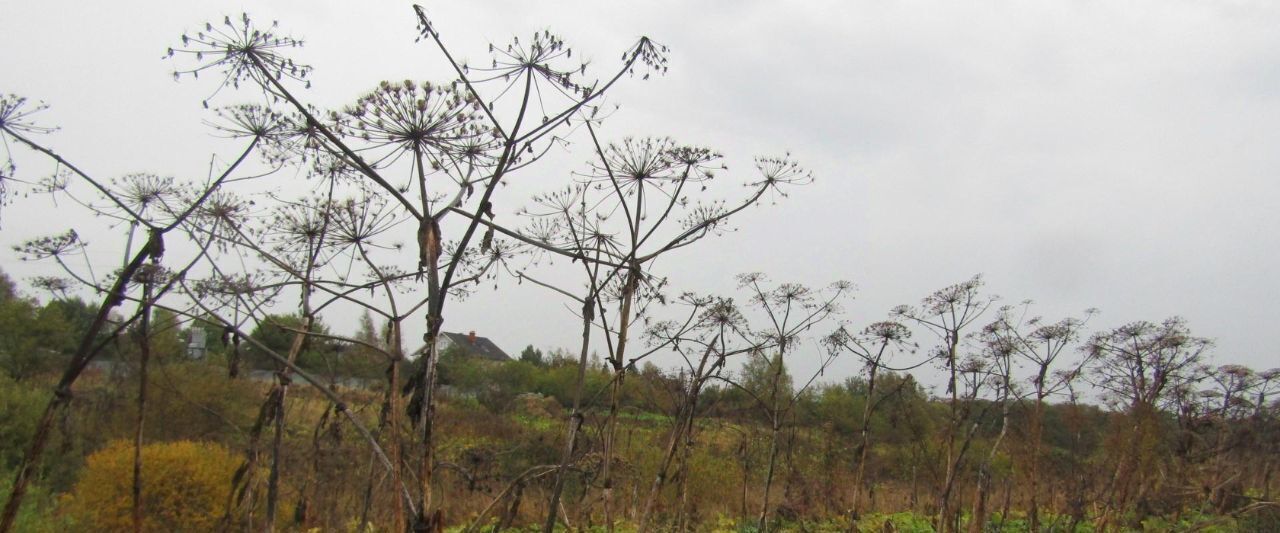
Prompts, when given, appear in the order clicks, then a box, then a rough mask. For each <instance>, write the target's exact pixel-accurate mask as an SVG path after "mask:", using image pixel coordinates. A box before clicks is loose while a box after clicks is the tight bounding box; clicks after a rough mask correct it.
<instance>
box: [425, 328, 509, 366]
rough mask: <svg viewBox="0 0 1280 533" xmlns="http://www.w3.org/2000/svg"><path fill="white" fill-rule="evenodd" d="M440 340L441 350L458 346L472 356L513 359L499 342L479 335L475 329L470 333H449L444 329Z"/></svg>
mask: <svg viewBox="0 0 1280 533" xmlns="http://www.w3.org/2000/svg"><path fill="white" fill-rule="evenodd" d="M439 342H440V351H441V352H444V351H445V350H448V349H450V348H453V347H455V346H456V347H457V348H458V349H459V350H462V351H463V353H465V354H466V355H468V356H470V357H475V358H478V359H484V360H486V361H498V362H506V361H510V360H511V356H509V355H507V352H504V351H502V348H499V347H498V345H497V344H494V343H493V341H491V340H489V339H488V338H487V337H477V336H476V332H474V331H472V332H470V333H448V332H443V331H442V332H440V340H439Z"/></svg>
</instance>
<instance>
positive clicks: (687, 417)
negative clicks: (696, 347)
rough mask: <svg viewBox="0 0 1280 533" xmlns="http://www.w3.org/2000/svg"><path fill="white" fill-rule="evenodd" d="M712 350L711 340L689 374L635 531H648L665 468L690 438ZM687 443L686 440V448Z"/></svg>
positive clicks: (642, 532)
mask: <svg viewBox="0 0 1280 533" xmlns="http://www.w3.org/2000/svg"><path fill="white" fill-rule="evenodd" d="M714 350H715V342H714V341H712V342H711V343H709V344H708V345H707V349H706V351H704V352H703V354H702V359H701V361H700V362H699V364H698V369H697V371H695V372H694V373H693V375H691V376H689V378H690V380H689V396H688V398H687V399H686V400H685V405H684V406H683V407H682V408H681V410H680V413H679V416H677V419H676V423H675V425H674V427H672V429H671V437H670V439H669V440H668V441H667V449H666V452H665V453H664V454H663V456H662V462H661V463H660V464H659V465H658V472H657V473H656V474H655V475H654V478H653V483H652V484H650V486H649V494H648V496H647V497H646V498H645V501H644V505H643V506H642V507H641V512H640V523H639V526H638V527H637V531H639V532H640V533H644V532H645V531H648V526H649V518H650V516H651V515H652V513H653V508H654V505H655V504H656V503H657V500H658V496H659V494H660V493H661V491H662V486H663V484H664V483H666V480H667V470H668V469H670V468H671V462H672V461H673V460H674V459H675V457H676V453H677V452H679V451H680V441H681V440H685V439H690V438H691V436H690V432H691V431H692V428H693V420H694V417H695V415H696V410H697V406H698V393H699V392H701V390H702V383H703V379H702V373H703V372H704V371H705V370H706V367H707V360H708V359H709V358H710V357H711V354H712V352H713V351H714ZM687 444H688V443H687V442H686V449H687Z"/></svg>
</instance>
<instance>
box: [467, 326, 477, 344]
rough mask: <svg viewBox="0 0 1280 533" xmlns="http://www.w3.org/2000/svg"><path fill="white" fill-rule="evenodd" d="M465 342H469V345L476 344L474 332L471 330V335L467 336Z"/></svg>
mask: <svg viewBox="0 0 1280 533" xmlns="http://www.w3.org/2000/svg"><path fill="white" fill-rule="evenodd" d="M467 342H470V343H471V344H475V343H476V330H474V329H473V330H471V333H468V334H467Z"/></svg>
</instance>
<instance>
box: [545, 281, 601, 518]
mask: <svg viewBox="0 0 1280 533" xmlns="http://www.w3.org/2000/svg"><path fill="white" fill-rule="evenodd" d="M593 283H594V280H593ZM594 309H595V297H594V295H593V296H589V297H587V299H586V301H584V302H583V304H582V344H581V346H580V348H579V350H578V375H577V377H576V379H575V380H574V385H573V408H572V409H571V410H570V411H569V429H568V433H567V435H566V437H565V443H564V449H563V450H562V451H561V452H560V464H559V465H558V466H557V467H556V472H555V481H554V482H553V483H552V486H551V498H550V499H549V500H548V505H547V520H546V522H545V523H544V524H543V526H542V531H543V533H551V532H552V531H554V530H555V527H556V516H557V514H558V513H557V510H558V509H559V504H560V494H561V493H562V492H563V491H564V472H565V469H566V468H568V467H569V463H570V462H571V461H573V452H574V448H575V447H576V446H577V441H578V431H580V430H581V428H582V418H583V415H582V394H583V389H584V388H585V387H586V381H587V354H588V353H589V352H590V348H591V324H592V320H593V317H594V315H595V313H594Z"/></svg>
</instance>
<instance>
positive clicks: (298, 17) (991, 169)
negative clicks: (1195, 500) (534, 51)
mask: <svg viewBox="0 0 1280 533" xmlns="http://www.w3.org/2000/svg"><path fill="white" fill-rule="evenodd" d="M0 6H2V8H0V12H3V13H4V14H5V15H4V17H3V20H0V49H2V50H4V53H3V54H0V91H4V92H13V93H18V94H21V95H25V96H28V97H31V98H33V99H41V100H44V101H46V102H48V103H49V104H51V105H52V106H53V108H52V109H51V110H50V111H49V112H48V113H47V114H46V115H47V118H45V119H44V121H45V122H47V123H51V124H56V125H59V126H61V127H62V128H63V129H62V131H60V132H58V133H57V134H56V135H55V136H53V137H51V138H50V139H51V140H50V144H51V145H53V146H55V147H56V148H57V149H59V150H60V151H61V152H63V153H65V154H66V155H68V156H71V157H73V158H74V159H76V160H78V161H86V162H88V163H87V164H86V166H88V167H89V168H91V169H92V170H93V171H95V172H97V173H99V174H101V175H107V176H113V175H120V174H123V173H126V172H133V171H140V170H147V171H151V172H155V173H158V174H169V175H175V176H194V177H202V176H203V175H204V174H205V172H206V170H207V166H208V160H209V159H208V158H209V155H210V153H211V152H212V151H214V150H224V151H227V152H229V151H230V150H228V149H226V147H227V145H226V144H220V142H219V141H216V140H214V139H212V138H211V137H210V135H209V132H208V130H207V128H206V127H205V126H203V125H202V124H201V121H202V120H203V119H204V118H206V116H207V115H206V114H205V113H206V112H204V111H203V110H202V109H200V106H199V102H200V99H201V98H203V97H204V96H206V95H207V93H208V90H209V86H208V85H207V84H205V85H201V84H189V83H183V84H175V83H174V82H173V81H172V79H171V77H170V75H169V74H170V72H171V70H172V68H173V67H172V65H171V64H169V63H167V62H165V61H162V60H161V56H162V54H163V52H164V50H165V48H166V47H168V46H171V45H173V44H174V43H175V42H176V40H177V39H176V37H177V36H179V35H180V34H181V33H182V32H183V31H185V30H192V29H196V28H198V27H199V26H201V25H202V23H203V21H205V20H221V18H222V16H223V15H224V14H228V13H230V14H235V13H239V12H240V11H242V10H248V11H250V13H252V14H254V16H255V17H257V18H258V19H278V20H279V21H280V22H281V25H282V27H283V28H284V29H285V31H286V32H287V33H291V34H293V35H295V36H299V37H303V38H305V39H306V40H307V47H306V48H305V49H304V50H303V51H302V52H301V53H300V54H299V55H300V57H301V58H302V59H303V61H304V62H307V63H310V64H312V65H314V66H315V67H316V73H315V76H314V78H313V81H314V88H313V90H312V91H310V92H309V95H308V98H310V100H311V101H312V102H314V103H316V104H317V105H320V106H324V107H333V106H340V105H343V104H345V103H347V102H350V101H353V100H354V98H356V97H357V96H359V95H360V94H361V93H362V92H363V91H365V90H367V89H369V88H372V87H373V86H374V85H375V83H376V81H377V80H381V79H393V80H399V79H405V78H415V79H446V74H447V72H446V71H445V70H443V67H444V65H443V64H442V63H441V62H440V60H439V56H438V55H436V54H434V53H432V51H431V50H430V49H427V48H426V47H425V46H424V45H422V44H414V43H413V38H414V36H415V32H414V26H415V24H414V19H413V17H412V12H411V10H410V7H409V6H410V4H408V3H401V2H378V3H374V2H360V3H354V2H313V1H306V2H303V1H284V2H272V3H270V4H264V5H256V4H244V3H236V2H198V3H186V2H66V1H41V2H27V1H9V0H6V1H3V2H0ZM356 6H359V7H358V8H357V7H356ZM425 6H426V7H427V9H428V11H429V12H430V13H431V14H432V16H433V17H434V18H435V19H436V21H437V24H438V25H439V27H440V30H441V32H442V33H443V35H444V37H445V38H446V40H447V41H448V42H450V43H451V44H452V46H453V47H454V48H455V49H456V50H458V51H460V53H461V55H462V56H464V57H468V58H473V59H477V60H479V59H485V58H486V53H485V47H486V45H487V43H488V42H490V41H492V42H497V43H503V42H506V41H507V40H508V39H509V37H510V36H511V35H513V34H529V33H530V32H532V31H535V30H540V29H543V28H550V29H552V30H553V31H554V32H556V33H558V34H560V35H562V36H563V37H565V38H566V40H567V41H568V42H569V43H570V44H571V45H572V46H573V47H574V48H575V53H584V54H585V55H586V56H587V57H591V58H593V59H595V60H596V61H597V62H598V63H599V65H600V68H601V70H597V71H596V72H597V75H599V74H601V73H603V72H604V71H607V65H610V64H612V63H611V61H614V60H616V59H617V57H618V56H619V55H620V53H621V52H622V51H623V50H624V49H626V47H627V46H628V45H630V44H631V43H632V42H634V40H635V39H636V38H637V37H639V36H640V35H649V36H651V37H652V38H654V39H655V40H657V41H658V42H661V43H663V44H666V45H668V46H670V47H671V53H670V58H671V71H670V73H669V74H668V75H667V76H665V77H662V78H658V79H655V80H650V81H647V82H640V81H639V80H633V81H630V82H627V83H625V84H624V85H623V86H622V87H621V88H620V90H618V91H617V92H616V93H614V94H613V96H612V97H611V98H610V101H611V102H613V103H618V104H621V105H622V109H621V110H620V111H619V112H618V113H617V114H616V115H615V116H614V117H613V119H611V121H610V123H609V124H608V126H607V134H608V135H609V136H610V137H611V138H618V137H621V136H623V135H669V136H672V137H674V138H676V139H678V140H680V141H681V142H688V143H696V144H705V145H709V146H713V147H716V148H718V149H719V150H721V151H722V152H724V153H725V154H726V155H727V156H728V162H729V164H730V166H731V169H743V170H745V169H746V168H748V167H749V166H750V157H751V156H754V155H771V154H779V153H781V152H783V151H785V150H790V151H791V153H792V154H793V155H794V157H795V158H796V159H798V160H799V161H801V162H803V163H804V164H805V165H806V166H807V167H809V168H811V169H812V170H813V171H814V172H815V175H816V177H817V182H816V183H815V184H813V185H812V186H809V187H805V188H801V189H797V190H795V191H794V192H793V194H792V196H791V197H790V198H787V199H785V200H783V201H780V202H779V203H778V205H766V206H763V207H762V208H760V209H756V210H752V211H748V212H747V213H746V214H745V215H744V216H742V217H741V218H740V219H738V220H737V221H736V223H735V226H736V227H737V228H738V230H739V231H737V232H736V233H733V234H730V235H727V236H724V237H721V238H718V239H715V240H713V241H711V242H709V243H706V244H705V245H700V246H699V247H697V249H696V250H690V251H691V252H692V253H683V254H677V255H678V256H677V257H676V258H674V259H672V260H670V261H667V262H665V263H664V264H663V265H661V266H662V269H663V272H664V273H667V274H670V275H671V277H672V280H673V282H674V283H675V284H676V286H677V287H678V288H681V289H690V290H698V291H713V292H721V293H729V292H731V291H732V290H733V288H734V281H733V275H734V274H737V273H739V272H742V271H749V270H750V271H763V272H766V273H768V274H769V275H770V276H771V277H772V278H773V279H775V280H779V281H799V282H804V283H809V284H813V285H824V284H826V283H828V282H830V281H834V280H837V279H847V280H850V281H853V282H855V283H856V284H857V285H858V286H859V287H860V291H859V293H858V299H857V300H856V301H855V302H854V303H852V304H851V305H850V306H848V312H847V313H846V317H845V318H846V319H848V320H850V321H852V322H853V323H855V324H865V323H867V322H869V321H872V320H876V319H879V318H882V317H883V316H885V314H886V313H887V311H888V310H889V308H891V307H892V306H894V305H896V304H900V303H914V302H916V301H918V300H919V299H920V298H921V297H923V296H924V295H926V294H928V293H929V292H931V291H933V290H935V289H937V288H940V287H942V286H945V285H948V284H951V283H955V282H959V281H962V280H964V279H967V278H968V277H970V276H971V275H973V274H976V273H984V274H985V276H986V279H987V281H988V289H989V290H990V292H992V293H995V294H999V295H1001V296H1003V297H1004V299H1005V300H1007V301H1012V302H1017V301H1021V300H1023V299H1032V300H1035V301H1036V302H1037V310H1038V311H1040V312H1041V313H1042V314H1045V315H1046V316H1048V317H1050V318H1057V317H1059V316H1062V315H1064V314H1078V313H1079V312H1080V311H1082V310H1083V309H1085V308H1089V307H1098V308H1100V309H1101V311H1102V313H1101V315H1099V316H1098V317H1097V318H1095V319H1094V321H1093V322H1092V325H1093V326H1097V327H1111V326H1116V325H1119V324H1122V323H1124V322H1128V321H1132V320H1151V321H1159V320H1162V319H1163V318H1165V317H1167V316H1170V315H1175V314H1177V315H1182V316H1185V317H1187V319H1188V320H1189V322H1190V325H1191V327H1192V329H1193V331H1194V332H1195V333H1197V334H1199V335H1203V336H1207V337H1211V338H1214V339H1216V340H1217V345H1218V348H1217V350H1216V352H1217V354H1218V355H1217V358H1218V360H1219V361H1223V362H1225V361H1233V362H1242V363H1245V364H1249V365H1252V366H1256V367H1263V368H1266V367H1271V366H1276V365H1277V355H1280V354H1278V353H1277V348H1276V345H1277V340H1278V339H1277V335H1278V333H1277V331H1278V330H1277V328H1276V327H1275V324H1276V321H1277V318H1280V317H1278V316H1277V314H1278V313H1277V311H1276V310H1277V309H1278V308H1280V307H1277V302H1280V280H1278V279H1277V278H1276V276H1275V273H1276V271H1277V267H1280V232H1278V231H1277V230H1280V214H1277V210H1276V206H1277V204H1278V203H1280V202H1277V201H1278V200H1280V181H1278V180H1277V179H1276V178H1277V171H1280V150H1278V149H1277V148H1278V147H1280V31H1278V30H1280V4H1277V3H1274V2H1248V1H1234V2H1232V1H1220V2H1213V1H1195V2H1192V1H1167V0H1159V1H1157V0H1151V1H1131V2H1103V1H1058V2H1021V1H1019V2H1014V1H982V2H887V1H857V2H844V1H840V2H834V1H833V2H817V1H807V2H702V3H695V2H676V1H663V2H629V3H625V4H623V3H612V2H493V3H484V4H483V5H482V4H481V3H479V2H448V3H444V2H430V1H427V2H425ZM250 98H251V96H250V95H245V96H244V97H243V98H242V99H240V100H246V101H247V100H249V99H250ZM234 101H239V100H224V101H223V103H234ZM18 155H19V156H20V157H21V159H19V163H20V164H23V163H24V162H25V163H27V164H28V165H29V166H30V167H32V168H37V167H38V162H37V161H36V160H35V159H34V157H32V156H31V154H29V153H19V154H18ZM571 161H575V162H578V161H581V159H580V158H578V159H571ZM570 169H571V168H550V169H547V170H546V172H547V173H561V174H562V173H563V172H565V171H567V170H570ZM545 189H546V187H542V186H540V185H539V184H538V183H517V184H513V186H512V187H511V188H509V190H506V191H504V192H503V194H505V195H508V196H507V197H506V198H508V199H509V202H510V203H511V204H518V203H520V197H521V195H522V194H528V193H530V192H533V191H540V190H545ZM731 192H732V191H731ZM510 207H512V208H514V207H517V205H510ZM58 213H59V211H56V210H51V208H50V206H49V205H48V204H47V203H40V202H34V203H28V204H18V205H15V206H12V207H9V208H7V209H6V212H5V213H4V220H3V223H4V226H3V230H0V241H2V242H3V244H4V245H5V250H4V251H3V252H2V253H3V254H4V255H2V256H0V257H3V261H4V268H5V270H6V271H9V272H11V273H13V274H15V275H16V276H17V277H19V278H25V277H28V276H30V275H34V274H36V273H38V272H39V269H38V268H37V267H35V266H32V265H20V264H17V262H16V259H15V256H14V255H13V254H12V252H10V251H8V246H9V245H12V244H15V243H17V242H20V241H21V240H23V239H26V238H29V237H30V236H32V235H38V234H46V233H50V232H52V231H56V230H58V229H60V228H61V227H62V226H64V225H66V223H65V221H64V220H62V219H59V218H58ZM410 262H411V261H410ZM447 320H448V325H447V326H446V329H462V330H466V329H477V330H480V331H481V333H483V334H489V335H491V336H492V337H494V338H495V340H497V341H498V342H499V344H500V345H502V346H503V347H505V348H507V349H508V350H509V351H518V350H519V348H520V347H521V346H523V345H525V344H534V345H537V346H542V347H554V346H565V347H568V346H572V345H573V344H574V338H575V337H576V333H575V332H574V330H575V326H574V325H573V320H572V318H571V317H570V316H569V315H568V314H567V312H565V311H563V310H562V306H561V305H560V304H559V303H558V302H556V301H554V300H551V299H550V298H548V297H546V296H545V295H544V294H542V293H539V292H537V291H535V290H534V289H532V288H529V287H527V286H520V287H513V288H511V290H504V291H502V292H499V293H493V292H488V291H484V292H482V293H480V294H478V295H477V296H476V297H474V298H472V299H470V300H467V301H466V302H464V303H461V304H457V305H454V306H453V307H451V310H450V315H449V316H448V317H447ZM339 329H343V328H341V327H339ZM925 339H927V337H925V336H924V335H923V334H922V335H921V340H925ZM810 357H811V356H810ZM805 365H806V363H801V368H802V371H803V369H804V368H805ZM854 367H855V366H854V362H853V361H843V362H842V363H840V364H839V365H838V368H837V370H836V372H835V375H847V374H848V373H849V372H851V371H852V370H853V368H854Z"/></svg>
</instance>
